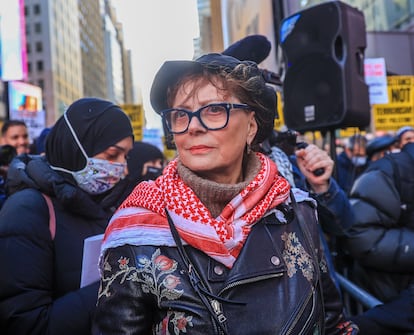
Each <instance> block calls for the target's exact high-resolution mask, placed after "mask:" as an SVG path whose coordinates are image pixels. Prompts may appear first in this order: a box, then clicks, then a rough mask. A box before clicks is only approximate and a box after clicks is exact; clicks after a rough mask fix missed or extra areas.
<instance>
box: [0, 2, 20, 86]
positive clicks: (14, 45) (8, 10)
mask: <svg viewBox="0 0 414 335" xmlns="http://www.w3.org/2000/svg"><path fill="white" fill-rule="evenodd" d="M0 78H1V79H2V80H4V81H8V80H24V79H26V78H27V53H26V32H25V19H24V0H16V1H6V0H0Z"/></svg>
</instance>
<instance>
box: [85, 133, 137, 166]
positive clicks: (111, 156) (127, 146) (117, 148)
mask: <svg viewBox="0 0 414 335" xmlns="http://www.w3.org/2000/svg"><path fill="white" fill-rule="evenodd" d="M132 145H133V141H132V137H131V136H128V137H125V138H124V139H123V140H121V141H119V142H118V143H116V144H114V145H111V146H110V147H108V148H106V150H104V151H102V152H100V153H99V154H97V155H95V156H93V157H94V158H99V159H104V160H107V161H111V162H116V163H126V156H127V155H128V152H129V150H131V149H132Z"/></svg>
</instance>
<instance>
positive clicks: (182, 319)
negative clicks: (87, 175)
mask: <svg viewBox="0 0 414 335" xmlns="http://www.w3.org/2000/svg"><path fill="white" fill-rule="evenodd" d="M299 206H300V207H301V208H302V210H303V212H302V215H303V216H304V222H305V225H306V227H307V228H306V229H304V230H302V229H301V228H299V227H300V226H299V224H298V221H297V219H293V220H292V217H290V219H288V221H285V220H281V221H280V220H279V219H278V218H277V216H275V215H274V214H271V215H269V216H267V217H265V218H263V219H262V220H260V221H259V222H258V223H256V224H255V225H254V226H253V229H252V231H251V232H250V234H249V237H248V238H247V240H246V243H245V245H244V246H243V249H242V251H241V253H240V255H239V256H238V258H237V261H236V262H235V264H234V266H233V267H232V269H227V268H226V267H225V266H223V265H222V264H221V263H218V262H217V261H215V260H213V259H212V258H210V257H208V256H207V255H206V254H204V253H202V252H201V251H199V250H197V249H195V248H193V247H190V246H185V248H186V250H187V253H188V255H189V257H190V258H191V259H192V261H193V263H194V265H195V267H196V269H197V271H198V272H199V273H200V274H201V276H202V277H203V278H204V280H205V281H206V283H207V285H208V286H209V287H210V289H211V291H212V293H213V294H214V295H215V297H216V298H215V299H216V300H217V301H220V302H221V305H222V307H221V308H222V310H223V312H224V316H225V317H226V318H227V321H226V323H227V328H228V331H229V334H232V335H233V334H237V335H241V334H249V335H252V334H261V335H265V334H316V333H317V334H324V333H325V334H342V331H343V330H342V331H341V330H340V329H337V328H336V326H337V324H338V323H339V322H340V321H342V320H343V319H342V314H341V313H342V304H341V301H340V298H339V295H338V291H337V290H336V287H335V286H334V284H333V282H332V279H331V277H330V275H329V272H328V269H327V268H326V263H325V261H324V257H323V252H322V250H321V248H320V244H319V230H318V226H317V223H316V222H315V221H316V218H315V216H314V208H312V207H311V206H308V205H306V204H303V205H301V204H300V205H299ZM306 236H308V238H306ZM314 253H315V254H314ZM319 267H320V272H319V275H318V272H317V271H315V269H316V268H319ZM101 270H102V271H103V277H102V279H101V286H102V287H101V290H100V295H99V300H98V308H97V318H96V324H97V327H98V328H99V330H100V334H102V335H112V334H151V333H153V334H158V333H163V331H165V327H166V328H168V333H169V334H174V333H175V334H184V333H188V334H200V335H201V334H203V335H207V334H217V335H218V334H222V333H221V332H220V330H219V329H218V327H217V325H216V324H215V323H214V321H213V319H212V317H211V315H210V314H209V312H208V311H207V309H206V308H205V306H204V305H203V304H202V302H201V300H200V299H199V298H198V295H197V293H196V292H195V290H194V289H193V287H192V286H191V284H190V281H189V277H188V274H187V267H186V266H185V265H184V264H183V261H182V259H181V258H180V256H179V253H178V250H177V248H176V247H167V246H162V245H161V246H154V245H140V246H131V245H124V246H120V247H116V248H113V249H109V250H108V252H107V253H106V255H105V256H104V259H103V263H102V264H101ZM319 276H320V277H319ZM318 278H319V279H318ZM321 287H323V289H322V288H321ZM322 291H323V295H324V296H323V298H322V296H321V294H322ZM324 331H325V332H324Z"/></svg>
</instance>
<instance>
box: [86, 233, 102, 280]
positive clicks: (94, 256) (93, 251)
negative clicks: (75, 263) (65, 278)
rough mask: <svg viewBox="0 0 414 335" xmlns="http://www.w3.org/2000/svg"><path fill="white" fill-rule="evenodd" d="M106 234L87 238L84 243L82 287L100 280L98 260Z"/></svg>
mask: <svg viewBox="0 0 414 335" xmlns="http://www.w3.org/2000/svg"><path fill="white" fill-rule="evenodd" d="M103 237H104V234H99V235H94V236H90V237H88V238H85V241H84V243H83V260H82V275H81V284H80V287H84V286H87V285H89V284H92V283H94V282H96V281H98V280H99V278H100V275H99V269H98V261H99V255H100V253H101V244H102V239H103Z"/></svg>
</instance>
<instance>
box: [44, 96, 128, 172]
mask: <svg viewBox="0 0 414 335" xmlns="http://www.w3.org/2000/svg"><path fill="white" fill-rule="evenodd" d="M65 113H66V116H67V119H68V121H69V122H70V124H71V126H72V128H73V130H74V131H75V133H76V136H77V137H78V139H79V142H80V143H81V145H82V146H83V148H84V150H85V152H86V154H87V155H88V157H93V156H95V155H97V154H98V153H100V152H102V151H105V150H106V149H107V148H108V147H110V146H112V145H114V144H116V143H118V142H119V141H121V140H122V139H124V138H126V137H128V136H131V137H133V136H134V135H133V130H132V126H131V121H130V119H129V117H128V116H127V115H126V114H125V113H124V112H123V110H122V109H121V108H120V107H119V106H117V105H115V104H113V103H112V102H110V101H106V100H102V99H99V98H81V99H79V100H76V101H75V102H73V103H72V104H71V105H70V106H69V108H68V109H67V110H66V112H65ZM46 158H47V160H48V161H49V163H50V164H51V165H53V166H56V167H62V168H65V169H68V170H71V171H79V170H81V169H83V168H84V167H85V164H86V160H85V157H84V156H83V154H82V152H81V149H80V148H79V146H78V144H77V143H76V141H75V139H74V138H73V135H72V133H71V131H70V129H69V126H68V124H67V122H66V121H65V119H64V116H61V117H60V118H59V120H58V121H57V122H56V124H55V125H54V126H53V128H52V130H51V131H50V133H49V135H48V136H47V140H46Z"/></svg>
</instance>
